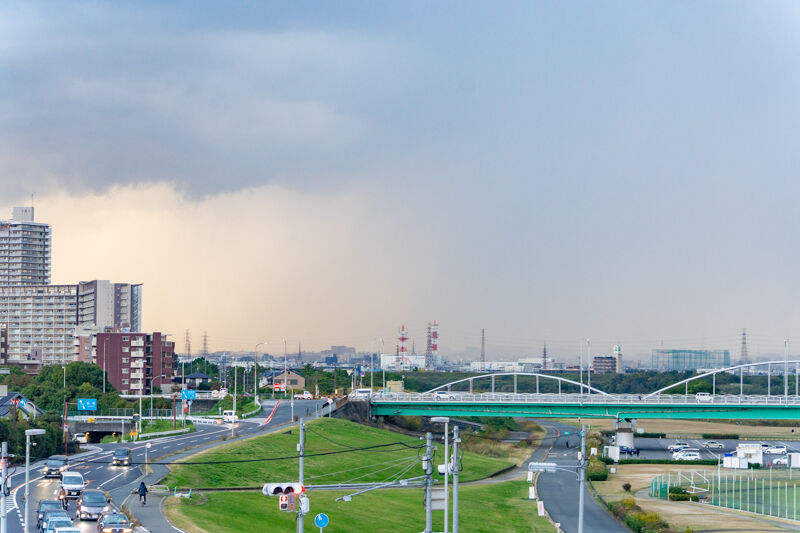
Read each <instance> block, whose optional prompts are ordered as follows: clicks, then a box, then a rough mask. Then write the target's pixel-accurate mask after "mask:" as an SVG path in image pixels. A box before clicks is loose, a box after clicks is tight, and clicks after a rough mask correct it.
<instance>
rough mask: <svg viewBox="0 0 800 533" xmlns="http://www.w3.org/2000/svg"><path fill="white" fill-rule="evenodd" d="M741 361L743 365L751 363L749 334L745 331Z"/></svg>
mask: <svg viewBox="0 0 800 533" xmlns="http://www.w3.org/2000/svg"><path fill="white" fill-rule="evenodd" d="M739 359H740V360H741V361H740V362H741V363H742V364H743V365H744V364H747V363H749V362H750V361H749V360H748V357H747V332H746V331H745V330H744V329H743V330H742V353H741V354H740V357H739Z"/></svg>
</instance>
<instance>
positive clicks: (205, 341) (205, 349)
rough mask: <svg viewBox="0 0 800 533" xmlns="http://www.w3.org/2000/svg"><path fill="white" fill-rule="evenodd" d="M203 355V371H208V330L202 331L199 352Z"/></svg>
mask: <svg viewBox="0 0 800 533" xmlns="http://www.w3.org/2000/svg"><path fill="white" fill-rule="evenodd" d="M201 355H202V356H203V373H204V374H207V373H208V332H207V331H204V332H203V351H202V352H201Z"/></svg>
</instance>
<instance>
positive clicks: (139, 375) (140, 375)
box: [131, 372, 144, 379]
mask: <svg viewBox="0 0 800 533" xmlns="http://www.w3.org/2000/svg"><path fill="white" fill-rule="evenodd" d="M131 379H144V374H143V373H142V372H131Z"/></svg>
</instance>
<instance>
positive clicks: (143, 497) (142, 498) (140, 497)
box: [139, 494, 147, 506]
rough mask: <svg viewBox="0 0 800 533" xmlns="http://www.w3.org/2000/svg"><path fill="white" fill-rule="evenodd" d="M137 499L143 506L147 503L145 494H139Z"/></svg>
mask: <svg viewBox="0 0 800 533" xmlns="http://www.w3.org/2000/svg"><path fill="white" fill-rule="evenodd" d="M139 501H140V502H141V503H142V506H144V505H145V504H146V503H147V494H139Z"/></svg>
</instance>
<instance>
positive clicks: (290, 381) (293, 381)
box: [289, 379, 297, 385]
mask: <svg viewBox="0 0 800 533" xmlns="http://www.w3.org/2000/svg"><path fill="white" fill-rule="evenodd" d="M289 385H297V380H296V379H290V380H289Z"/></svg>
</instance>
